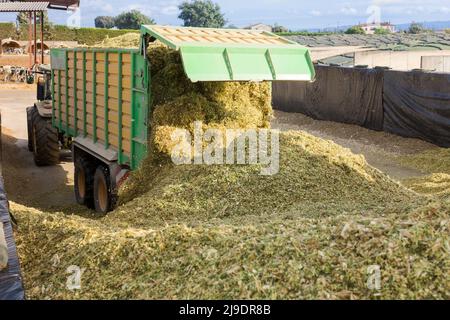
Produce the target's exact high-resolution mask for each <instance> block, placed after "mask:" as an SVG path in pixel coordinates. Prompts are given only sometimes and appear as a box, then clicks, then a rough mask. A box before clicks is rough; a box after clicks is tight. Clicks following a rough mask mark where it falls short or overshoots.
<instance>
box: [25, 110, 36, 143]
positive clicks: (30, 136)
mask: <svg viewBox="0 0 450 320" xmlns="http://www.w3.org/2000/svg"><path fill="white" fill-rule="evenodd" d="M34 112H37V111H36V110H35V107H28V108H27V133H28V151H30V152H33V148H34V147H33V113H34Z"/></svg>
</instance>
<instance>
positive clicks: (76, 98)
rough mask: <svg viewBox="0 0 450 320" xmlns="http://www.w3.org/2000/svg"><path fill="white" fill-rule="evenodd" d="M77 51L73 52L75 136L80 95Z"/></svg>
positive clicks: (76, 133)
mask: <svg viewBox="0 0 450 320" xmlns="http://www.w3.org/2000/svg"><path fill="white" fill-rule="evenodd" d="M77 81H78V79H77V53H76V52H74V53H73V105H74V109H75V110H74V136H77V135H78V96H77V91H78V89H77Z"/></svg>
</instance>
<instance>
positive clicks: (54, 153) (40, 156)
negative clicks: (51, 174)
mask: <svg viewBox="0 0 450 320" xmlns="http://www.w3.org/2000/svg"><path fill="white" fill-rule="evenodd" d="M34 109H35V108H34ZM32 129H33V130H32V141H33V153H34V162H35V163H36V165H38V166H49V165H55V164H58V163H59V139H58V130H56V129H55V128H54V127H53V126H52V124H51V122H50V121H48V120H47V119H45V118H42V117H41V116H40V114H39V112H37V110H34V111H33V113H32Z"/></svg>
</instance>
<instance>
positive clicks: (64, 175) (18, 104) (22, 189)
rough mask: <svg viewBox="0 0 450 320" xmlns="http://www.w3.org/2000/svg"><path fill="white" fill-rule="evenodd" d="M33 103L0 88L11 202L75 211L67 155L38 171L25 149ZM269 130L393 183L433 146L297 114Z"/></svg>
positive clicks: (29, 94)
mask: <svg viewBox="0 0 450 320" xmlns="http://www.w3.org/2000/svg"><path fill="white" fill-rule="evenodd" d="M34 99H35V90H34V87H30V86H25V85H22V86H21V85H3V84H0V112H1V116H2V141H3V177H4V179H5V186H6V190H7V193H8V197H9V199H10V200H11V201H13V202H15V203H17V204H21V205H24V206H28V207H34V208H38V209H45V210H49V209H50V210H52V209H55V210H64V208H71V209H72V210H73V209H74V207H73V206H75V200H74V197H73V164H72V162H71V159H70V157H68V155H67V154H64V155H63V156H62V162H61V164H60V165H57V166H53V167H44V168H42V167H41V168H40V167H37V166H36V165H35V164H34V162H33V155H32V154H31V153H30V152H29V151H28V150H27V127H26V111H25V109H26V107H28V106H31V105H32V104H33V102H34ZM272 126H273V128H276V129H280V130H304V131H306V132H308V133H310V134H312V135H315V136H318V137H320V138H324V139H327V140H332V141H334V142H336V143H337V144H339V145H342V146H344V147H346V148H349V149H351V150H352V151H353V152H354V153H357V154H363V155H364V156H365V157H366V159H367V160H368V162H369V163H370V164H371V165H372V166H374V167H375V168H377V169H379V170H380V171H383V172H385V173H387V174H388V175H389V176H391V177H392V178H394V179H397V180H402V179H407V178H412V177H417V176H421V175H422V174H421V173H420V172H419V171H416V170H413V169H410V168H406V167H404V166H402V165H400V164H399V163H398V162H397V161H396V159H395V157H396V155H404V154H413V153H417V152H421V151H425V150H427V149H430V148H433V147H434V146H433V145H431V144H429V143H426V142H423V141H420V140H416V139H406V138H402V137H398V136H394V135H391V134H387V133H383V132H375V131H370V130H367V129H364V128H361V127H358V126H354V125H345V124H340V123H333V122H324V121H316V120H313V119H311V118H308V117H306V116H304V115H301V114H292V113H284V112H278V111H276V112H275V119H274V120H273V123H272Z"/></svg>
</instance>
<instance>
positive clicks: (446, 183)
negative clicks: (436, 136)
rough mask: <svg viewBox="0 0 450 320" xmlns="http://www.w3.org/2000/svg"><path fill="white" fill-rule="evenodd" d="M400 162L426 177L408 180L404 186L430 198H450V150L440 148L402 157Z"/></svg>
mask: <svg viewBox="0 0 450 320" xmlns="http://www.w3.org/2000/svg"><path fill="white" fill-rule="evenodd" d="M400 162H401V163H402V164H403V165H405V166H408V167H411V168H414V169H418V170H420V171H421V172H423V173H424V174H425V175H424V176H422V177H416V178H412V179H406V180H405V181H403V184H404V185H406V186H407V187H409V188H411V189H412V190H414V191H416V192H418V193H422V194H426V195H429V196H438V197H444V198H450V149H446V148H438V147H435V148H433V149H430V150H427V151H425V152H421V153H418V154H413V155H405V156H401V157H400Z"/></svg>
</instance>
